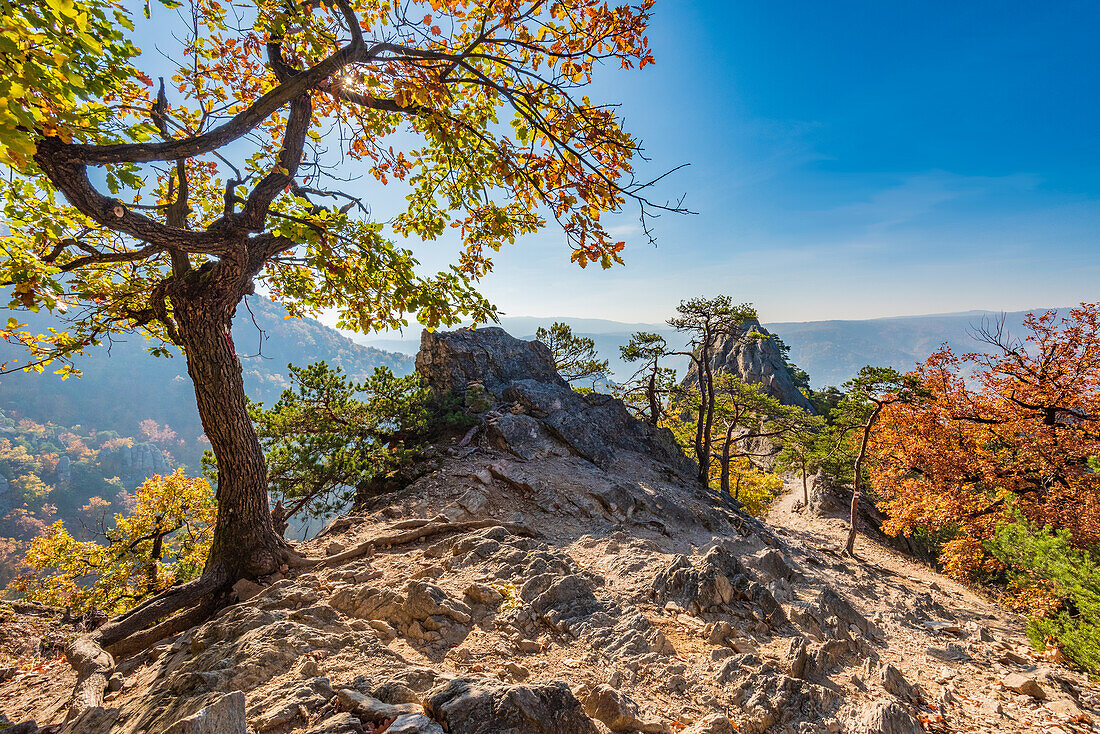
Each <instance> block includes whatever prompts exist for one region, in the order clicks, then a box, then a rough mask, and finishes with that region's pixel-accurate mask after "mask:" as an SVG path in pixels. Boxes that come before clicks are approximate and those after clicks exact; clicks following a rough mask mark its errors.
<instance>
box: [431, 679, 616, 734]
mask: <svg viewBox="0 0 1100 734" xmlns="http://www.w3.org/2000/svg"><path fill="white" fill-rule="evenodd" d="M425 706H426V708H427V710H428V714H429V715H430V716H431V718H433V719H434V720H435V721H437V722H439V723H441V724H442V725H443V726H444V728H445V729H446V730H447V731H448V732H450V734H597V733H598V731H599V730H598V729H597V728H596V725H595V724H594V723H593V722H592V719H590V718H589V717H588V715H587V714H586V713H585V712H584V709H583V708H582V707H581V703H580V701H578V700H577V699H576V697H575V696H574V695H573V693H572V691H570V690H569V686H567V685H566V684H565V683H563V682H562V681H551V682H548V683H540V684H532V685H512V686H503V685H502V686H497V685H493V684H492V683H491V682H489V681H485V680H476V679H469V678H456V679H454V680H451V681H449V682H448V683H446V684H445V685H443V686H442V687H441V688H438V689H435V690H434V691H432V692H431V694H430V695H429V696H428V699H427V701H426V702H425Z"/></svg>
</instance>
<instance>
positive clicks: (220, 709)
mask: <svg viewBox="0 0 1100 734" xmlns="http://www.w3.org/2000/svg"><path fill="white" fill-rule="evenodd" d="M244 704H245V698H244V693H242V692H241V691H234V692H233V693H227V694H225V695H222V696H219V697H218V698H217V699H215V700H214V701H213V702H212V703H210V704H207V705H206V706H204V707H203V708H201V709H199V710H198V711H196V712H195V713H194V714H192V715H191V716H188V717H187V718H186V719H181V720H180V721H177V722H176V723H175V724H172V726H170V727H169V728H168V729H167V730H166V731H165V733H164V734H247V730H248V723H247V722H246V721H245V715H244Z"/></svg>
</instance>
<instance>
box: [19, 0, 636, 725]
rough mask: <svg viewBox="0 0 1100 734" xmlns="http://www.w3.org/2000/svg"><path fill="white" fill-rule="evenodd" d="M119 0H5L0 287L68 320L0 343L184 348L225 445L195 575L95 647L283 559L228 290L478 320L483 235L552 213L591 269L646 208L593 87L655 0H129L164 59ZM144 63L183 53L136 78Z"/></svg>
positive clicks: (628, 50)
mask: <svg viewBox="0 0 1100 734" xmlns="http://www.w3.org/2000/svg"><path fill="white" fill-rule="evenodd" d="M162 2H163V3H164V4H165V5H167V6H177V5H178V2H177V0H171V2H168V1H167V0H162ZM128 7H129V4H126V3H123V2H122V0H76V1H74V0H59V1H58V2H52V1H51V2H44V3H20V2H12V0H0V14H2V21H3V22H2V23H0V69H2V71H3V73H2V74H0V164H2V165H3V166H5V167H6V169H7V170H6V171H5V175H4V176H3V177H2V181H0V206H2V207H3V216H4V218H5V221H6V223H7V225H8V226H7V228H6V229H5V232H4V234H3V235H2V236H0V240H2V242H0V245H2V250H3V253H4V255H3V258H2V259H0V284H2V285H4V286H7V287H8V288H9V294H10V305H11V306H12V307H14V308H22V309H31V310H38V309H42V308H46V309H48V310H50V311H51V312H53V313H54V314H57V315H61V316H63V318H64V319H65V320H66V321H67V327H66V328H65V329H63V330H59V331H57V332H49V333H45V334H34V333H33V332H31V331H29V330H28V329H26V328H25V326H24V325H21V324H19V323H18V321H17V320H16V319H12V320H9V322H8V324H7V328H6V329H5V330H4V332H3V336H4V337H5V338H7V339H8V340H9V341H14V342H19V343H21V344H23V345H24V346H25V347H26V348H27V349H28V350H29V351H30V357H29V361H28V364H26V365H22V366H26V367H29V368H31V369H36V370H42V369H45V368H47V367H49V368H56V369H55V371H57V372H59V373H61V374H62V376H67V375H69V374H71V373H72V372H73V370H74V369H75V367H74V365H73V363H72V360H73V359H74V358H75V357H76V356H77V355H79V354H81V353H82V352H84V351H85V350H86V349H88V348H89V347H91V346H93V345H96V344H100V343H102V342H104V341H107V340H109V339H111V338H112V337H113V336H115V335H118V334H125V333H137V334H140V335H142V336H145V337H147V338H149V339H151V340H153V347H152V349H153V351H154V352H157V353H167V352H169V351H171V348H172V347H178V348H179V349H180V350H181V351H182V352H183V354H184V355H185V358H186V361H187V370H188V374H189V375H190V377H191V380H192V382H193V384H194V388H195V396H196V402H197V405H198V410H199V415H200V417H201V419H202V424H203V428H204V430H205V433H206V436H207V438H208V439H209V440H210V443H211V447H212V450H213V452H214V454H215V455H216V457H217V464H218V471H219V476H218V488H217V499H218V510H217V511H218V518H217V522H216V526H215V529H214V534H213V539H212V542H211V546H210V555H209V559H208V561H207V564H206V567H205V569H204V573H203V575H202V577H201V578H200V579H197V580H196V581H195V582H193V583H191V584H184V585H180V586H177V587H174V588H172V589H170V590H169V591H168V592H166V594H165V595H164V596H163V597H160V598H157V599H154V600H151V601H147V602H145V603H143V604H141V605H139V606H138V607H136V608H135V609H133V610H131V611H130V612H129V613H128V615H127V616H125V617H123V618H121V619H119V620H114V621H112V622H111V623H108V625H106V626H105V627H104V628H102V629H101V630H100V631H99V632H98V633H97V635H98V637H97V640H98V642H100V643H102V644H103V645H109V644H111V643H112V642H117V641H118V640H120V639H122V638H123V637H125V636H127V635H129V634H132V633H135V632H137V631H138V630H141V629H144V628H145V627H147V626H148V625H150V624H153V623H155V622H156V620H158V619H162V618H163V617H164V616H165V615H166V614H168V613H170V612H172V611H173V610H176V609H180V608H183V607H186V606H188V605H193V604H195V603H197V602H198V601H199V600H201V599H205V598H206V597H208V596H209V595H211V594H213V593H214V592H216V591H217V590H219V589H224V588H226V587H227V585H228V584H231V583H232V582H233V581H234V580H236V579H237V578H240V577H257V576H261V575H264V574H269V573H272V572H274V571H277V570H278V569H279V568H280V566H281V565H282V564H284V563H288V562H289V563H292V562H296V560H297V559H296V556H295V554H294V553H293V552H292V551H291V549H290V548H289V547H288V546H287V544H286V543H285V542H284V541H283V539H282V538H281V537H280V536H279V534H278V533H276V532H275V529H274V528H273V526H272V521H271V513H270V508H269V506H268V499H267V479H266V467H265V462H264V455H263V451H262V449H261V446H260V443H259V441H258V439H257V436H256V432H255V429H254V427H253V425H252V422H251V420H250V419H249V415H248V410H247V400H246V397H245V393H244V387H243V382H242V378H241V366H240V361H239V359H238V357H237V353H236V350H235V348H234V345H233V341H232V338H231V336H230V324H231V321H232V318H233V316H234V313H235V310H236V309H237V306H238V304H240V303H241V301H242V299H244V298H245V297H246V296H247V295H249V294H251V293H254V292H256V291H260V292H262V293H263V294H264V295H266V296H270V297H272V298H274V299H276V300H278V301H279V302H281V303H282V304H284V305H285V306H286V308H287V309H288V311H289V312H290V314H291V315H292V316H302V315H314V314H318V313H320V312H321V311H326V312H332V313H334V314H335V316H336V319H337V325H338V326H340V327H342V328H345V329H351V330H360V331H362V330H369V329H374V328H380V327H394V326H401V325H404V324H406V314H408V313H414V314H416V317H417V318H418V320H420V321H421V322H422V323H424V324H425V325H427V326H429V327H434V326H438V325H441V324H451V323H454V322H456V321H457V320H459V318H460V317H462V316H464V315H466V316H470V317H472V318H473V319H474V320H476V321H482V322H483V321H485V320H487V319H489V318H491V317H492V315H493V309H492V307H491V305H490V304H489V303H487V302H486V301H485V299H483V298H482V297H481V296H480V295H478V293H477V291H476V289H475V285H476V281H477V279H478V278H480V277H481V276H483V275H484V274H485V273H486V272H488V271H489V270H490V269H491V267H492V259H491V255H492V253H493V252H494V251H495V250H497V249H498V248H500V247H501V246H503V245H505V244H508V243H511V242H513V241H515V240H516V239H517V238H519V237H522V236H523V235H527V234H530V233H533V232H536V231H538V230H541V229H542V228H544V227H545V226H546V225H547V224H548V223H549V222H555V223H557V224H558V225H560V227H561V229H562V230H563V232H564V234H565V237H566V239H567V240H568V242H569V244H570V247H571V250H572V255H571V257H572V260H573V261H574V262H576V263H577V264H579V265H581V266H585V265H587V264H589V263H599V264H600V265H601V266H603V267H610V266H611V265H612V264H614V263H616V262H620V261H621V254H620V253H621V252H622V250H623V248H624V246H625V244H624V243H623V242H621V241H617V240H616V239H615V238H613V237H612V236H611V235H610V233H609V231H608V229H607V228H606V227H605V226H604V224H603V220H602V219H601V217H602V215H604V214H605V213H608V212H614V211H617V210H620V209H622V208H623V207H624V206H625V205H626V204H627V203H628V202H633V203H635V204H637V205H639V206H640V207H641V212H642V216H643V220H644V219H645V216H646V212H647V210H648V209H649V208H650V207H651V206H652V204H651V203H650V202H649V201H648V200H647V199H646V198H645V196H646V195H647V193H648V192H649V190H650V189H648V188H647V187H648V185H649V184H650V183H651V182H650V181H647V180H643V179H638V178H635V176H634V172H633V168H632V161H633V159H634V156H635V155H636V153H637V152H638V144H637V142H636V141H635V140H634V139H633V138H632V137H631V136H630V135H628V134H627V133H626V132H625V131H624V130H623V129H622V127H621V126H620V124H619V120H618V117H617V110H616V108H615V107H613V106H608V105H606V104H601V103H599V102H597V101H595V100H592V99H590V98H589V97H588V96H587V95H586V94H585V89H586V87H587V86H588V85H589V84H590V82H591V81H592V79H593V76H594V75H596V74H597V73H598V72H599V71H600V69H607V68H609V67H623V68H631V67H644V66H647V65H648V64H650V63H652V61H653V57H652V55H651V53H650V49H649V44H648V38H647V35H646V32H647V24H648V20H649V15H650V10H651V7H652V0H637V2H636V3H635V4H633V5H627V4H614V3H613V2H608V1H606V0H552V1H551V2H545V1H544V0H526V1H524V0H509V1H507V2H494V3H485V2H480V1H478V0H410V2H405V3H390V2H379V1H378V0H331V1H327V2H322V1H321V0H252V1H251V2H248V3H246V4H245V5H244V6H240V5H235V6H233V7H232V8H229V7H227V6H226V5H223V4H222V3H220V2H218V1H217V0H188V1H187V2H186V3H185V5H184V7H183V8H182V9H181V10H180V12H179V13H178V14H177V13H176V12H173V11H169V10H166V8H165V7H160V6H154V7H153V8H151V9H150V8H149V6H148V5H146V9H147V11H149V10H151V11H152V13H153V14H155V15H156V16H157V17H156V22H157V23H158V24H159V25H161V26H162V27H164V29H165V31H166V32H164V33H163V34H162V36H163V37H162V38H160V39H159V40H158V49H157V51H158V52H159V55H158V54H153V53H149V54H141V53H140V52H139V49H138V47H137V46H136V45H135V40H137V35H136V34H135V32H134V30H133V28H134V25H133V23H132V20H131V19H130V17H129V16H128V11H127V8H128ZM231 10H232V12H231ZM169 38H172V39H176V40H177V41H178V43H179V46H178V47H177V48H171V47H169V45H168V44H169V42H168V41H167V39H169ZM162 56H163V57H164V58H168V59H175V60H176V61H175V62H173V63H174V67H175V68H173V69H170V70H169V71H168V74H167V77H168V78H167V80H166V81H165V80H162V81H161V82H160V83H158V84H154V82H153V79H152V78H151V77H152V76H153V75H154V74H156V73H157V71H156V69H155V68H154V67H155V66H156V65H157V64H163V63H164V62H163V60H162V58H161V57H162ZM357 177H364V178H366V179H368V180H373V181H374V182H377V184H379V185H386V184H394V185H397V186H398V187H399V189H400V192H401V193H403V194H405V199H404V201H405V206H404V208H400V209H398V210H397V211H393V212H389V211H375V210H374V208H373V207H372V206H371V204H372V202H371V201H370V200H369V199H367V198H365V197H367V196H368V195H370V194H371V192H372V191H376V190H377V187H375V188H373V189H371V188H366V187H364V186H358V187H353V186H352V185H351V183H350V180H351V179H354V178H357ZM448 232H453V240H457V242H458V255H457V257H456V260H455V262H454V264H453V265H452V266H450V267H449V268H446V269H444V270H442V271H441V272H439V273H437V274H434V275H423V274H421V273H420V272H419V271H418V269H417V267H416V266H417V265H418V263H417V260H416V258H415V257H414V255H413V253H412V252H411V251H410V250H409V249H407V248H406V247H404V246H403V245H402V244H401V242H402V240H409V241H417V240H438V239H441V238H443V237H444V235H445V233H448ZM453 240H452V241H453ZM18 366H19V365H17V366H14V367H13V366H10V365H9V366H8V368H9V369H15V368H17V367H18ZM147 634H152V633H151V632H150V633H147ZM93 642H94V641H93ZM100 652H101V651H99V650H98V648H96V647H95V646H85V647H83V648H82V649H81V650H78V651H77V652H75V653H74V659H75V660H76V662H77V665H78V667H79V668H82V669H86V670H93V671H94V674H91V675H84V674H83V673H82V681H83V682H82V684H81V686H79V687H78V691H77V695H76V698H77V699H79V700H81V701H83V702H84V705H95V704H97V702H98V699H97V697H96V695H95V692H94V691H92V690H91V689H90V688H89V687H91V688H96V687H98V685H99V683H101V682H102V681H101V680H100V679H101V678H102V674H103V670H102V669H101V668H102V662H101V661H102V660H103V658H102V657H101V655H100Z"/></svg>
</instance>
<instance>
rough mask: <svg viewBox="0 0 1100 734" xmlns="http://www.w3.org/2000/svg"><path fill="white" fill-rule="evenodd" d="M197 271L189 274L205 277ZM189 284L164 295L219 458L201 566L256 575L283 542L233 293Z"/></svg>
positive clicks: (274, 561) (272, 564)
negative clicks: (237, 342) (236, 330)
mask: <svg viewBox="0 0 1100 734" xmlns="http://www.w3.org/2000/svg"><path fill="white" fill-rule="evenodd" d="M195 272H196V274H197V275H196V276H195V278H194V279H196V280H203V279H204V274H201V273H199V271H195ZM200 288H201V286H200V287H199V288H196V289H195V290H196V291H198V290H199V289H200ZM202 290H206V289H202ZM187 291H188V289H186V288H184V289H181V291H180V292H179V293H174V294H172V295H171V296H170V297H171V299H172V306H173V309H174V312H175V316H176V323H177V328H178V329H179V335H180V340H181V341H182V342H183V346H184V350H185V353H186V355H187V372H188V374H189V375H190V376H191V382H192V384H193V385H194V387H195V399H196V401H197V404H198V409H199V417H200V418H201V419H202V426H203V429H204V430H205V432H206V437H207V438H208V439H209V440H210V445H211V448H212V449H213V451H214V456H215V457H217V460H218V491H217V499H218V520H217V523H215V526H214V538H213V542H212V543H211V546H210V557H209V560H208V561H207V569H206V571H204V573H212V572H214V570H215V569H216V568H217V569H218V572H219V573H222V574H224V575H225V576H227V577H229V578H234V579H236V578H242V577H249V578H254V577H256V576H262V575H264V574H269V573H272V572H273V571H275V570H277V569H278V568H279V566H280V564H281V563H282V562H283V561H284V559H285V557H286V555H287V552H288V550H289V549H288V547H287V545H286V543H285V542H284V541H283V540H282V538H281V537H280V536H279V535H278V534H276V532H275V529H274V527H273V525H272V522H271V511H270V508H269V506H268V500H267V465H266V463H265V462H264V455H263V450H262V448H261V447H260V441H259V439H258V438H257V436H256V430H255V428H254V427H253V425H252V420H251V418H249V416H248V407H247V406H248V399H247V397H246V395H245V391H244V380H243V377H242V373H241V362H240V360H239V359H238V358H237V354H236V351H235V350H234V347H233V339H232V336H231V335H230V327H231V326H232V319H233V310H234V309H235V308H236V304H237V299H236V298H234V297H233V294H228V297H221V298H219V297H217V295H215V296H213V297H212V296H211V295H209V294H206V293H204V294H201V295H200V294H198V293H188V292H187Z"/></svg>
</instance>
